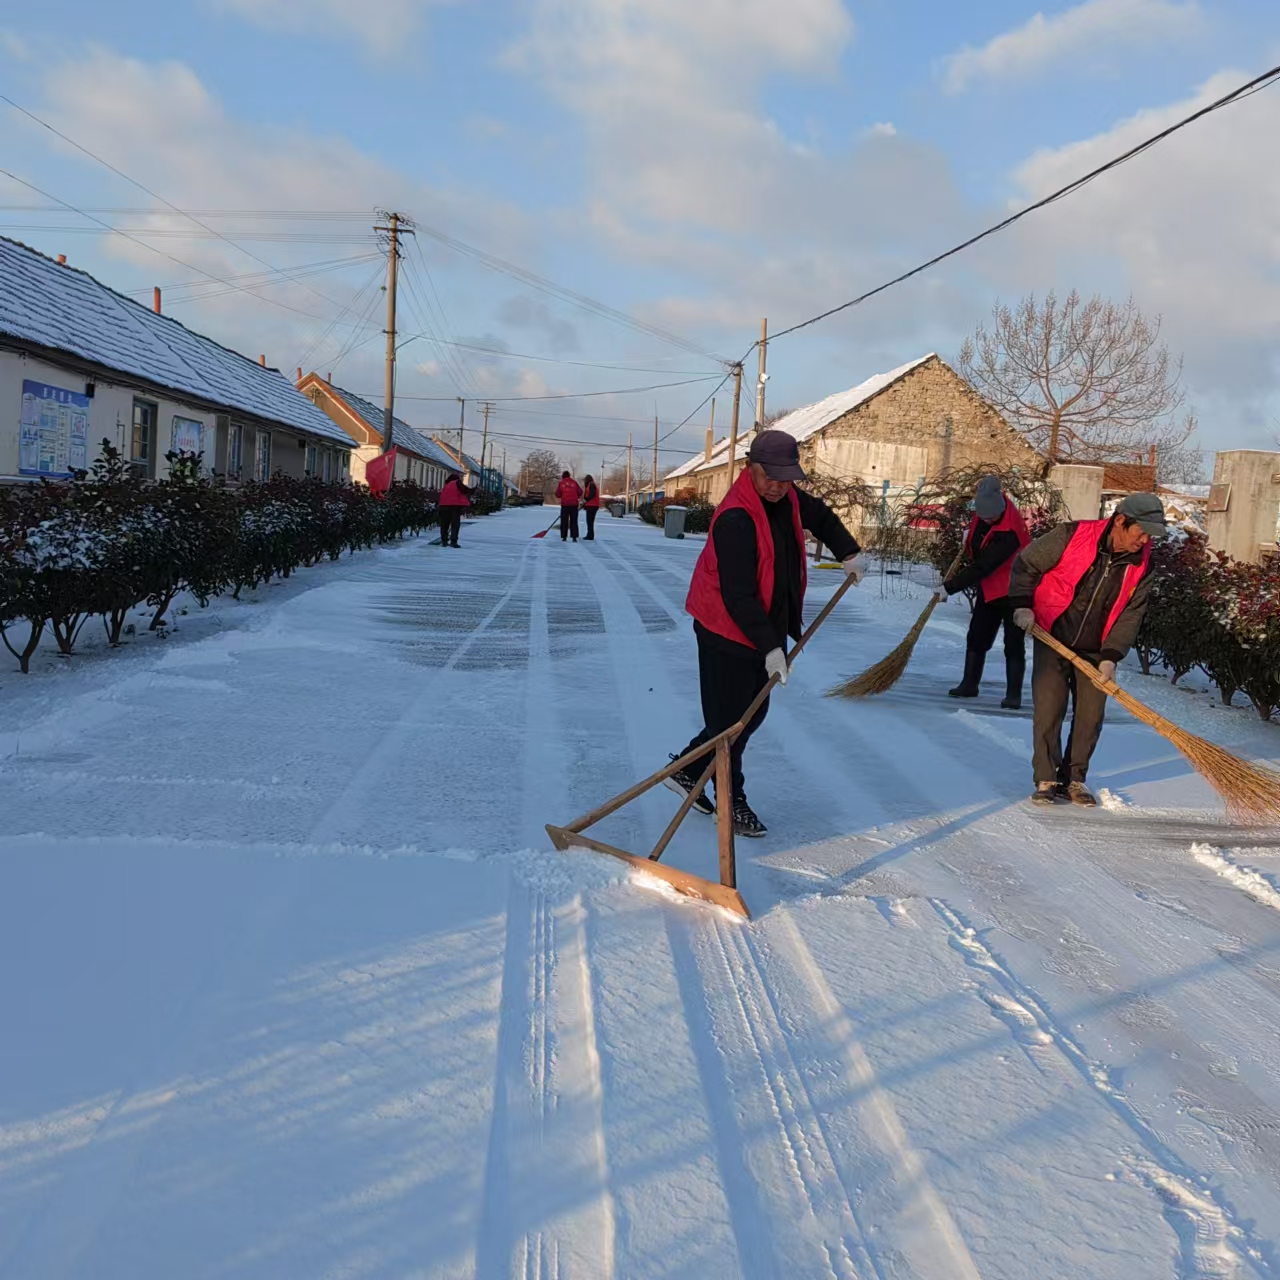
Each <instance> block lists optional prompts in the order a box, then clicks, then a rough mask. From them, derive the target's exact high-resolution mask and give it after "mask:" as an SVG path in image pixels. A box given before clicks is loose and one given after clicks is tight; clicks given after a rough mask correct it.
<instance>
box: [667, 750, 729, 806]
mask: <svg viewBox="0 0 1280 1280" xmlns="http://www.w3.org/2000/svg"><path fill="white" fill-rule="evenodd" d="M668 759H670V760H679V759H680V757H679V756H676V755H672V756H669V757H668ZM704 767H705V766H704ZM663 782H664V783H665V784H666V785H667V786H668V787H670V788H671V790H672V791H674V792H675V793H676V794H677V795H680V796H687V795H688V794H689V792H690V791H692V790H693V789H694V788H695V787H696V786H697V785H698V778H697V775H696V774H693V773H691V772H690V771H689V770H688V769H680V770H678V771H677V772H676V773H673V774H672V775H671V776H670V777H669V778H663ZM693 807H694V808H695V809H697V811H698V812H699V813H715V811H716V807H715V805H714V804H712V803H711V800H710V798H709V797H708V795H707V793H706V792H705V791H699V792H698V798H697V799H696V800H695V801H694V802H693Z"/></svg>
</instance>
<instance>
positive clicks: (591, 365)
mask: <svg viewBox="0 0 1280 1280" xmlns="http://www.w3.org/2000/svg"><path fill="white" fill-rule="evenodd" d="M414 336H415V337H424V336H428V335H423V334H415V335H414ZM431 340H432V341H433V342H436V343H443V344H444V345H445V346H447V347H460V348H461V349H462V350H464V351H478V352H480V353H481V354H483V355H488V356H501V357H502V358H503V359H507V360H539V361H542V362H543V363H545V364H568V365H573V366H575V367H576V368H579V369H614V370H617V371H618V372H620V373H679V374H686V373H687V374H689V375H690V376H692V375H695V374H701V373H702V372H703V371H702V370H701V369H649V368H646V367H645V366H643V365H634V364H609V363H608V362H606V361H601V360H565V359H562V358H561V357H559V356H534V355H530V354H529V353H528V352H525V351H503V350H502V349H501V348H499V347H483V346H480V345H479V344H478V343H475V342H456V341H455V342H449V341H446V340H445V339H443V338H436V337H432V339H431ZM406 341H412V339H411V338H409V339H406ZM659 358H661V357H659ZM708 376H711V377H714V376H715V375H714V374H712V375H708Z"/></svg>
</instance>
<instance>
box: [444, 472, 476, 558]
mask: <svg viewBox="0 0 1280 1280" xmlns="http://www.w3.org/2000/svg"><path fill="white" fill-rule="evenodd" d="M470 494H471V490H470V489H468V488H467V486H466V485H465V484H463V483H462V477H461V476H460V475H457V474H454V475H451V476H450V477H449V478H448V480H446V481H445V483H444V488H443V489H441V490H440V497H439V499H438V500H437V502H436V518H437V519H438V520H439V521H440V545H441V546H442V547H456V546H457V545H458V530H459V529H461V528H462V513H463V512H464V511H465V510H466V509H467V508H468V507H469V506H470V505H471V497H470Z"/></svg>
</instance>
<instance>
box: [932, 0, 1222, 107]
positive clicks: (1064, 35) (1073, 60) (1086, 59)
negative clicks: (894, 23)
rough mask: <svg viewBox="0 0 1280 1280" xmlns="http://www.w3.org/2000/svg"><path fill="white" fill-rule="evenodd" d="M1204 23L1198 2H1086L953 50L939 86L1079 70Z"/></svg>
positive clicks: (957, 87)
mask: <svg viewBox="0 0 1280 1280" xmlns="http://www.w3.org/2000/svg"><path fill="white" fill-rule="evenodd" d="M1202 25H1203V18H1202V14H1201V10H1200V5H1199V3H1198V0H1181V2H1180V3H1179V2H1178V0H1085V2H1084V3H1083V4H1078V5H1076V6H1075V7H1074V8H1072V9H1066V10H1064V11H1063V12H1061V13H1058V14H1054V15H1053V16H1052V17H1045V15H1044V14H1043V13H1037V14H1035V15H1034V16H1033V17H1032V18H1031V19H1029V20H1028V21H1027V22H1025V23H1024V24H1023V25H1022V26H1020V27H1017V28H1015V29H1014V30H1013V31H1006V32H1004V33H1003V34H1001V35H998V36H996V37H995V38H994V39H992V40H990V41H988V42H987V43H986V44H985V45H983V46H982V47H981V48H972V47H969V48H964V49H961V50H960V51H959V52H958V53H953V54H952V55H951V56H950V57H948V58H947V59H945V62H944V75H943V84H944V86H945V88H946V89H947V90H948V91H949V92H951V93H958V92H960V91H962V90H964V89H967V88H969V87H970V86H971V85H973V84H974V83H977V82H985V83H999V82H1004V81H1025V80H1028V79H1030V78H1031V77H1032V76H1035V75H1037V74H1040V73H1042V72H1044V71H1046V70H1048V69H1049V68H1050V67H1053V66H1055V65H1060V64H1064V63H1070V64H1071V67H1072V69H1073V71H1075V72H1077V73H1078V72H1079V71H1080V70H1081V69H1082V68H1090V67H1093V66H1096V65H1098V64H1099V63H1100V62H1102V61H1104V60H1105V59H1106V58H1107V57H1108V56H1110V55H1112V54H1114V53H1116V52H1118V51H1122V50H1126V49H1136V48H1147V47H1151V46H1153V45H1157V44H1162V43H1168V42H1171V41H1179V40H1187V39H1190V38H1191V37H1193V36H1195V35H1196V34H1197V33H1198V32H1199V30H1200V29H1201V27H1202Z"/></svg>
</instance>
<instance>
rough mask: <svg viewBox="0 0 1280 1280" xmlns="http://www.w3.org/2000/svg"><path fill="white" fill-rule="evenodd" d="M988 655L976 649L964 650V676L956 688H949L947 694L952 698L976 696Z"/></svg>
mask: <svg viewBox="0 0 1280 1280" xmlns="http://www.w3.org/2000/svg"><path fill="white" fill-rule="evenodd" d="M986 661H987V655H986V654H985V653H979V652H978V651H977V650H975V649H966V650H965V651H964V678H963V679H962V680H961V681H960V683H959V684H958V685H956V687H955V688H954V689H948V690H947V695H948V697H952V698H976V697H977V696H978V690H979V686H980V685H981V683H982V668H983V667H984V666H985V665H986Z"/></svg>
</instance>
